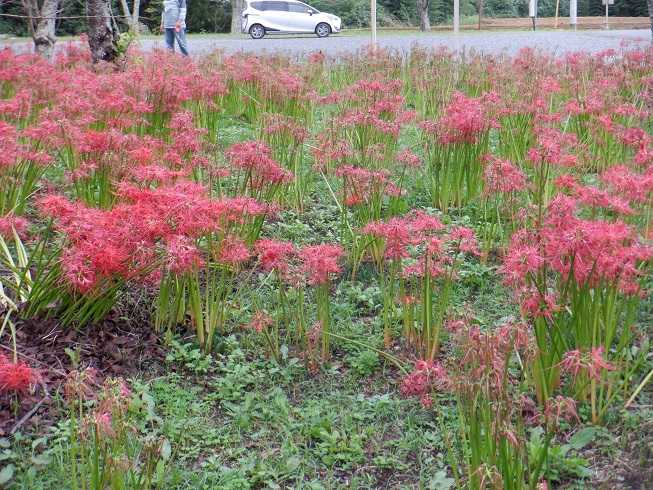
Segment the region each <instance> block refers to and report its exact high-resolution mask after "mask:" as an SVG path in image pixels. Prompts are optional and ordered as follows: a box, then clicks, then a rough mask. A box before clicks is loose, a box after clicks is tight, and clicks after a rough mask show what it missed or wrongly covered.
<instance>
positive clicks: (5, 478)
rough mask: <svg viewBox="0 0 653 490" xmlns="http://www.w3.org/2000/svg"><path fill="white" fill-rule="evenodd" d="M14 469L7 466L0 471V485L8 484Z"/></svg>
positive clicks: (11, 465)
mask: <svg viewBox="0 0 653 490" xmlns="http://www.w3.org/2000/svg"><path fill="white" fill-rule="evenodd" d="M14 469H15V468H14V465H13V464H9V465H7V466H5V467H4V468H2V470H0V485H4V484H5V483H9V480H11V479H12V478H13V477H14Z"/></svg>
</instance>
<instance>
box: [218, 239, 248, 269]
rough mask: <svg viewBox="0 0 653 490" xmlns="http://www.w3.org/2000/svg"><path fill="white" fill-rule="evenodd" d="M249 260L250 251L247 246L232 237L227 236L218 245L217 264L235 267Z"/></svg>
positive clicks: (240, 240)
mask: <svg viewBox="0 0 653 490" xmlns="http://www.w3.org/2000/svg"><path fill="white" fill-rule="evenodd" d="M249 258H250V251H249V248H248V247H247V244H246V243H245V242H244V241H243V240H242V239H241V238H240V237H237V236H234V235H227V236H226V237H225V238H224V239H223V240H222V243H221V244H220V253H219V255H218V257H217V260H218V262H220V263H222V264H227V265H231V266H237V265H239V264H242V263H243V262H246V261H247V260H248V259H249Z"/></svg>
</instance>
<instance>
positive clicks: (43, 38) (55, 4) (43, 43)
mask: <svg viewBox="0 0 653 490" xmlns="http://www.w3.org/2000/svg"><path fill="white" fill-rule="evenodd" d="M58 9H59V0H44V1H43V6H42V7H41V15H40V18H39V20H38V22H36V29H35V30H34V50H35V51H36V54H38V55H40V56H43V57H44V58H46V59H50V58H51V57H52V53H53V51H54V43H56V42H57V37H56V35H55V30H54V29H55V25H56V20H57V10H58Z"/></svg>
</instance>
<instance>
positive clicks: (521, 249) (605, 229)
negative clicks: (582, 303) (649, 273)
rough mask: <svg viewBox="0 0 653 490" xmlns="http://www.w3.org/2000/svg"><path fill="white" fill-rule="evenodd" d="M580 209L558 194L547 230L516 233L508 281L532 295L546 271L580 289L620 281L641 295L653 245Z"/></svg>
mask: <svg viewBox="0 0 653 490" xmlns="http://www.w3.org/2000/svg"><path fill="white" fill-rule="evenodd" d="M577 210H578V202H577V201H576V200H575V199H573V198H570V197H566V196H563V195H559V196H557V197H556V198H555V199H554V200H553V201H552V202H551V204H550V205H549V208H548V212H547V215H546V218H545V220H544V223H543V226H542V229H540V230H521V231H519V232H518V233H516V234H515V235H514V236H513V237H512V240H511V243H510V247H509V249H508V252H507V254H506V257H505V260H504V264H503V268H502V270H503V273H504V276H505V278H506V281H507V282H508V283H509V284H510V285H512V286H513V287H515V288H516V289H517V290H520V291H522V292H528V291H531V292H532V290H531V289H530V286H531V284H532V281H533V279H534V277H535V276H536V275H537V274H538V273H539V271H540V269H541V268H543V267H544V268H546V269H548V270H551V271H555V272H557V273H558V274H560V275H561V277H562V278H563V279H565V280H567V279H568V278H569V277H572V278H573V279H574V281H575V282H576V283H577V284H579V285H584V284H587V285H589V286H590V287H593V286H595V285H597V284H599V283H615V284H617V285H618V287H619V289H620V290H621V291H622V292H623V293H625V294H636V293H639V292H640V285H639V282H640V279H641V275H642V272H641V269H640V267H639V266H640V264H641V263H642V262H646V261H650V260H651V258H653V250H652V249H651V247H648V246H646V245H645V244H643V243H642V242H641V241H640V239H639V238H638V237H637V233H636V231H635V230H634V229H633V228H632V227H631V226H628V225H626V224H624V223H623V222H619V221H617V222H614V223H612V222H608V221H604V220H588V219H582V218H579V217H578V216H577Z"/></svg>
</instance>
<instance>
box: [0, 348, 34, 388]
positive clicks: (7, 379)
mask: <svg viewBox="0 0 653 490" xmlns="http://www.w3.org/2000/svg"><path fill="white" fill-rule="evenodd" d="M36 380H37V372H36V371H35V370H34V369H32V368H31V367H30V366H28V365H27V364H25V363H24V362H20V361H19V362H16V363H13V362H9V360H8V359H7V358H6V357H5V356H4V355H2V354H0V392H14V393H25V392H27V391H28V390H29V389H30V387H31V386H32V385H33V384H34V383H36Z"/></svg>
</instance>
